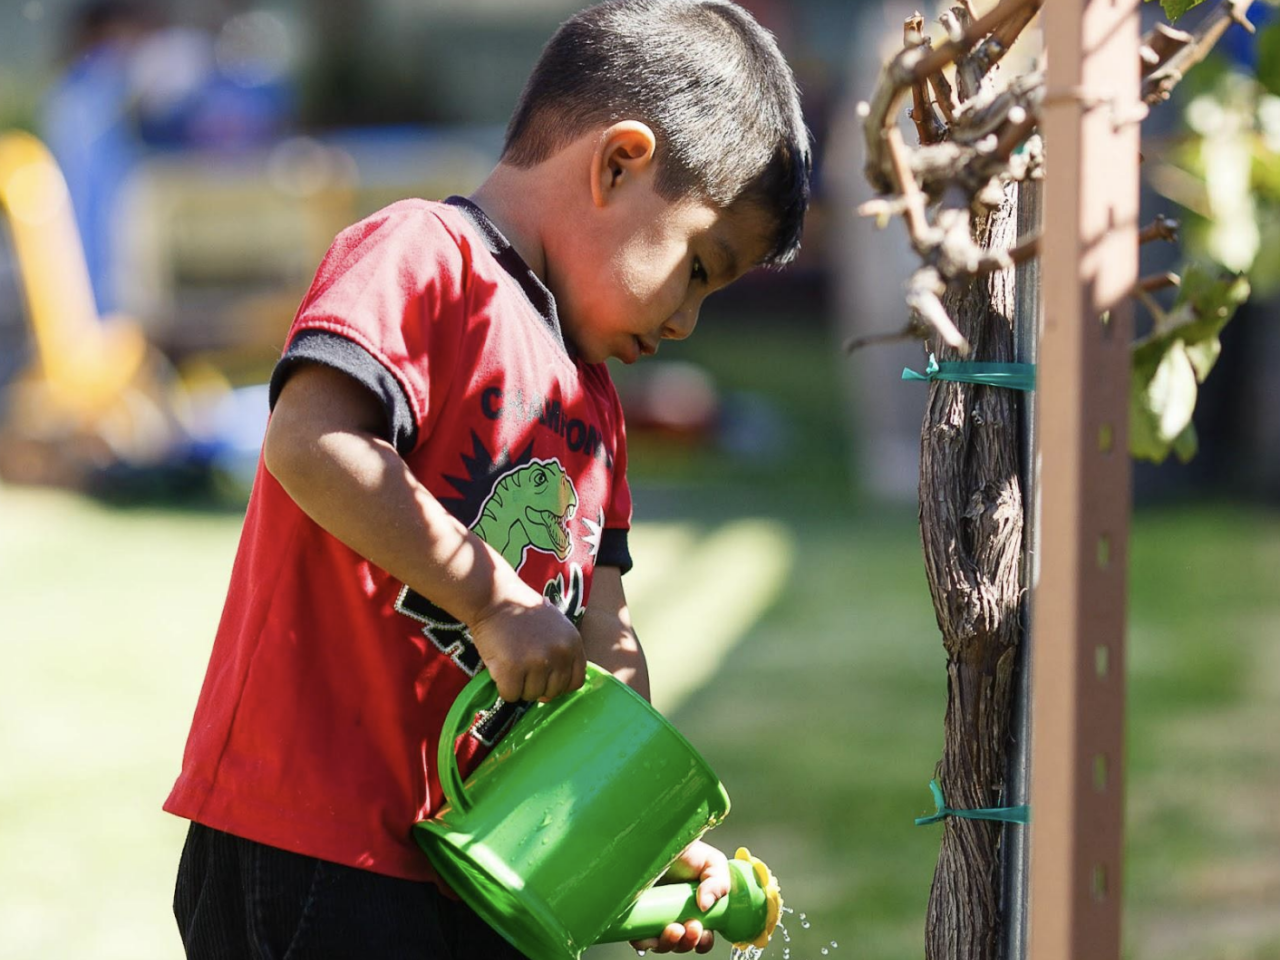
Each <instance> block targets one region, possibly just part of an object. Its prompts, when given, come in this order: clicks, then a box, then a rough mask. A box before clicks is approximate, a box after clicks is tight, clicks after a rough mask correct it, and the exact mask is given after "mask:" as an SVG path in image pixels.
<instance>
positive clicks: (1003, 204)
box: [846, 0, 1248, 960]
mask: <svg viewBox="0 0 1280 960" xmlns="http://www.w3.org/2000/svg"><path fill="white" fill-rule="evenodd" d="M1042 3H1043V0H1001V2H1000V3H999V5H998V6H996V7H995V9H993V10H992V11H991V12H990V13H988V14H986V15H985V16H983V17H979V18H975V17H974V12H973V9H972V7H971V6H970V5H969V2H968V0H961V4H960V5H958V6H953V7H952V9H951V10H950V11H949V12H948V13H946V14H944V15H943V17H942V22H943V26H944V27H945V29H946V30H947V32H948V40H947V41H946V42H944V43H942V44H941V45H939V46H938V47H936V48H934V47H933V46H932V45H931V44H930V43H929V41H928V40H927V38H925V37H924V36H923V23H922V21H921V20H920V18H919V17H914V18H912V19H911V20H909V21H908V22H907V24H906V25H905V26H904V35H903V36H904V49H903V50H902V51H901V52H900V53H899V54H898V55H897V56H895V57H894V58H893V59H892V60H891V61H890V62H889V63H888V64H887V65H886V66H885V68H884V70H883V72H882V74H881V76H880V79H879V82H878V83H877V86H876V89H875V91H874V93H873V96H872V99H871V101H870V102H869V103H868V104H866V105H864V106H865V109H864V113H863V115H864V117H866V119H867V122H866V131H865V133H866V140H867V162H866V168H865V173H866V176H867V179H868V180H869V181H870V182H871V184H872V185H873V187H875V188H876V189H877V190H878V191H879V192H880V193H882V194H885V196H882V197H880V198H879V199H877V200H874V201H872V202H870V203H867V204H864V205H863V207H862V208H861V212H862V213H864V214H866V215H871V216H875V217H877V218H878V219H879V220H880V221H882V222H883V221H886V220H887V219H888V218H889V217H891V216H895V215H901V216H902V217H903V219H904V221H905V223H906V226H907V232H908V235H909V237H910V240H911V243H912V246H913V248H914V250H915V251H916V253H917V255H918V256H919V257H920V261H921V262H920V266H919V267H918V268H917V269H916V270H915V272H914V273H913V274H912V276H911V278H910V281H909V282H908V285H907V295H906V299H907V303H908V305H909V306H910V308H911V312H910V315H909V319H908V322H907V324H906V325H905V326H904V327H903V328H902V329H901V330H898V331H894V332H891V333H884V334H873V335H871V336H866V337H861V338H858V339H856V340H852V341H850V342H849V343H848V344H847V345H846V348H847V349H857V348H858V347H861V346H865V345H868V344H871V343H884V342H888V341H892V340H898V339H903V338H906V337H918V338H920V339H931V340H934V341H936V343H935V344H934V346H935V349H936V352H937V354H938V357H939V358H940V359H941V360H943V361H946V360H954V359H956V358H958V357H962V356H966V355H969V354H970V353H972V354H974V355H976V356H978V357H979V358H980V359H982V360H986V361H996V362H1002V361H1009V360H1012V359H1013V336H1012V321H1011V318H1012V316H1013V308H1014V296H1013V276H1012V274H1013V271H1012V270H1010V269H1009V267H1011V266H1012V265H1013V264H1016V263H1018V262H1021V261H1023V260H1026V259H1029V258H1031V257H1034V256H1036V255H1037V253H1038V252H1039V249H1040V240H1039V237H1036V236H1032V237H1025V238H1015V236H1014V234H1015V232H1016V228H1015V222H1016V214H1015V203H1014V196H1015V193H1014V190H1012V189H1010V184H1011V182H1013V181H1019V180H1024V179H1027V178H1031V177H1036V176H1038V175H1039V174H1040V169H1041V162H1042V161H1041V150H1042V145H1041V144H1040V140H1039V137H1038V136H1036V135H1035V131H1036V129H1037V124H1038V118H1039V110H1040V107H1041V105H1042V104H1043V102H1044V100H1045V97H1046V94H1045V89H1044V83H1045V80H1044V77H1043V75H1041V74H1039V73H1032V74H1028V75H1025V76H1022V77H1017V78H1015V79H1014V80H1013V81H1011V82H1010V83H1008V84H1006V85H1005V86H1004V87H1003V88H1002V89H996V87H995V85H994V84H992V83H990V82H989V80H988V75H989V73H990V71H991V68H992V67H993V66H994V65H995V64H996V63H997V62H998V61H999V60H1000V59H1001V57H1003V56H1004V54H1005V52H1006V51H1007V50H1008V49H1009V47H1010V46H1011V45H1012V44H1013V42H1014V40H1015V39H1016V38H1017V37H1018V35H1019V34H1020V33H1021V31H1022V30H1023V29H1025V28H1026V26H1027V25H1028V24H1029V23H1030V22H1031V20H1032V18H1033V17H1034V16H1035V14H1036V12H1037V11H1038V10H1039V9H1040V7H1041V5H1042ZM1247 5H1248V0H1219V6H1218V8H1217V9H1216V10H1215V11H1214V12H1213V13H1212V14H1210V16H1209V17H1208V18H1206V21H1205V23H1203V24H1202V25H1201V27H1200V28H1199V29H1198V30H1197V31H1196V32H1195V33H1194V34H1188V33H1183V32H1181V31H1174V30H1172V29H1167V28H1166V29H1164V30H1160V31H1156V32H1155V33H1154V34H1153V35H1152V36H1150V37H1149V38H1148V40H1147V42H1146V43H1145V44H1144V46H1143V48H1142V51H1141V56H1142V62H1143V76H1144V88H1143V90H1144V99H1145V100H1146V102H1148V103H1149V102H1154V100H1158V99H1163V98H1165V97H1167V96H1168V93H1169V91H1170V90H1171V89H1172V88H1173V87H1174V86H1175V85H1176V84H1177V82H1178V81H1179V80H1180V79H1181V78H1182V75H1183V74H1184V73H1185V71H1186V69H1187V68H1188V67H1189V66H1191V65H1192V64H1194V63H1196V62H1198V61H1199V60H1201V59H1203V57H1204V55H1205V54H1206V53H1207V51H1208V49H1209V48H1210V47H1212V45H1213V44H1214V43H1215V42H1216V41H1217V39H1218V38H1219V37H1220V36H1221V35H1222V33H1223V31H1224V30H1225V26H1226V25H1227V24H1228V23H1229V22H1230V21H1233V20H1235V21H1241V22H1244V9H1245V7H1247ZM952 63H954V64H955V86H954V90H953V88H952V85H951V83H950V82H949V81H948V80H947V78H946V77H945V75H944V74H943V72H942V71H943V68H944V67H946V66H948V65H949V64H952ZM908 90H910V91H911V94H912V98H913V110H912V114H911V116H912V119H913V120H914V121H915V123H916V128H917V132H918V133H919V134H920V140H921V145H920V146H919V147H917V148H914V149H911V148H908V147H907V145H906V144H905V143H904V142H903V138H902V135H901V133H900V132H899V130H898V127H897V123H896V115H895V111H896V110H897V109H898V106H899V104H900V103H901V101H902V99H903V98H904V97H905V96H906V92H907V91H908ZM930 90H932V91H933V92H934V94H935V95H936V98H937V99H936V103H934V102H931V101H930V99H929V91H930ZM1057 95H1058V96H1070V97H1072V98H1075V99H1077V100H1079V101H1080V102H1081V105H1082V106H1083V107H1085V109H1092V108H1094V107H1099V106H1103V105H1109V106H1110V108H1111V110H1112V112H1113V117H1115V118H1121V117H1123V118H1125V120H1124V121H1121V120H1119V119H1117V121H1116V122H1129V121H1131V120H1132V119H1134V118H1136V117H1137V115H1138V111H1137V110H1135V109H1134V108H1135V107H1139V106H1142V109H1143V110H1145V106H1143V105H1141V104H1124V103H1115V102H1114V101H1113V100H1112V98H1111V97H1110V96H1109V94H1108V93H1107V92H1106V91H1089V90H1081V89H1073V90H1070V91H1059V92H1058V93H1057ZM935 108H936V109H935ZM939 113H940V114H941V116H939ZM939 126H941V127H942V129H941V130H939V129H938V128H939ZM1024 145H1025V146H1024ZM1176 231H1177V224H1176V222H1174V221H1169V220H1165V219H1164V218H1158V219H1157V220H1156V221H1155V222H1153V223H1152V224H1150V225H1148V227H1147V228H1145V229H1144V230H1143V231H1142V234H1141V239H1142V241H1143V242H1147V241H1149V240H1157V239H1165V240H1168V239H1171V238H1172V237H1174V236H1176ZM1169 282H1170V279H1169V278H1167V277H1159V278H1147V279H1146V280H1144V281H1143V282H1142V283H1140V284H1139V285H1138V286H1137V287H1136V288H1135V290H1134V296H1137V297H1139V298H1142V299H1143V300H1145V301H1146V302H1148V303H1149V304H1151V306H1152V310H1153V315H1155V316H1156V317H1157V322H1158V324H1159V323H1161V322H1166V323H1167V317H1166V316H1165V315H1164V314H1163V312H1162V311H1160V309H1159V306H1158V305H1157V304H1156V303H1155V300H1154V298H1153V297H1152V296H1151V293H1150V291H1151V290H1153V289H1159V288H1160V287H1162V286H1165V285H1168V283H1169ZM1016 409H1017V399H1016V396H1015V395H1014V394H1012V393H1011V392H1010V391H1008V390H1002V389H998V388H992V387H986V386H977V385H971V384H965V383H950V382H941V381H936V382H934V383H932V384H930V386H929V404H928V409H927V411H926V414H925V419H924V425H923V427H922V431H921V471H920V533H921V540H922V544H923V547H924V553H925V567H926V572H927V576H928V581H929V589H930V594H931V596H932V599H933V605H934V610H935V614H936V616H937V621H938V627H939V630H940V631H941V633H942V638H943V644H944V647H945V649H946V652H947V680H948V682H947V710H946V716H945V720H944V726H945V736H944V738H943V749H942V756H941V759H940V760H939V763H938V767H937V779H938V782H939V783H940V784H941V786H942V789H943V792H944V795H945V796H946V797H947V799H948V802H949V803H950V804H951V805H952V806H953V807H955V808H960V809H963V808H966V807H970V808H971V807H995V806H1000V805H1002V803H1003V802H1004V801H1005V796H1006V791H1005V786H1004V781H1005V770H1006V763H1005V759H1006V752H1007V749H1008V745H1009V726H1008V724H1009V716H1010V706H1011V698H1012V695H1013V684H1012V678H1013V670H1014V668H1013V665H1014V662H1015V652H1016V649H1017V646H1018V643H1019V642H1020V639H1021V624H1020V603H1021V597H1022V584H1021V580H1020V577H1021V571H1022V563H1021V552H1022V548H1023V547H1022V531H1023V506H1022V491H1021V488H1020V479H1019V478H1020V471H1019V464H1018V449H1019V447H1018V442H1017V441H1018V438H1017V429H1016V424H1017V416H1016ZM1002 836H1003V834H1002V832H1001V828H999V827H997V826H995V825H993V824H991V823H986V822H974V821H971V820H965V819H957V818H951V819H948V820H946V821H945V823H944V827H943V837H942V843H941V845H940V849H939V853H938V865H937V869H936V871H935V873H934V883H933V887H932V889H931V891H930V896H929V907H928V918H927V923H926V935H925V956H926V960H995V958H996V957H997V956H998V953H999V946H998V945H999V943H1000V936H999V934H1000V927H1001V923H1002V919H1001V904H1000V891H1001V889H1002V884H1001V876H1000V871H1001V858H1000V856H999V849H1000V843H1001V840H1002Z"/></svg>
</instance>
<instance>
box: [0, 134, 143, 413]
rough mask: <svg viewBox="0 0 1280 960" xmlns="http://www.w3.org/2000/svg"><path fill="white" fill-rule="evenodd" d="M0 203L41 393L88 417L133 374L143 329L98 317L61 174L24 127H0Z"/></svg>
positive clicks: (130, 380)
mask: <svg viewBox="0 0 1280 960" xmlns="http://www.w3.org/2000/svg"><path fill="white" fill-rule="evenodd" d="M0 206H2V207H3V208H4V210H5V212H6V214H7V215H8V221H9V226H10V230H11V232H12V235H13V249H14V253H15V256H16V259H17V264H18V273H19V275H20V276H21V278H22V287H23V290H24V292H25V295H26V300H27V307H28V311H29V314H30V319H31V329H32V332H33V334H34V338H35V346H36V355H37V362H38V364H39V373H38V374H37V375H36V376H37V378H38V380H39V381H40V385H41V388H42V390H41V392H42V393H44V394H45V396H44V397H43V398H42V399H43V400H44V401H45V402H49V403H52V404H54V405H55V407H57V408H58V409H59V410H60V411H64V412H66V413H69V414H72V415H73V416H76V417H78V418H94V417H96V416H98V415H99V414H101V413H102V412H103V408H104V407H105V406H107V405H109V404H111V403H112V402H113V401H115V400H116V399H118V398H119V397H120V395H121V394H122V392H123V391H124V390H125V388H126V387H128V386H129V385H130V384H131V383H133V382H134V380H135V379H136V378H137V377H138V375H139V372H140V371H141V369H142V367H143V363H144V360H145V359H146V357H147V341H146V337H145V336H144V335H143V333H142V329H141V327H140V326H139V325H138V324H137V323H136V322H135V321H133V320H129V319H126V318H108V319H102V318H99V316H98V309H97V305H96V304H95V302H94V298H93V288H92V286H91V284H90V282H89V269H88V267H87V265H86V264H85V258H84V248H83V247H82V245H81V242H80V234H79V231H78V230H77V228H76V221H75V214H74V212H73V210H72V207H71V197H70V195H69V194H68V192H67V184H66V181H65V180H64V179H63V176H62V172H61V171H60V170H59V169H58V165H57V163H56V162H55V161H54V159H53V156H52V155H51V154H50V153H49V151H48V150H47V149H46V148H45V146H44V144H42V143H41V142H40V141H39V140H37V139H36V138H35V137H33V136H31V135H30V134H27V133H22V132H20V131H12V132H8V133H4V134H0Z"/></svg>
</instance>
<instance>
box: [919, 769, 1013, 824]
mask: <svg viewBox="0 0 1280 960" xmlns="http://www.w3.org/2000/svg"><path fill="white" fill-rule="evenodd" d="M929 789H930V790H931V791H932V792H933V803H934V805H935V806H936V807H937V808H938V810H937V812H936V813H934V814H933V815H932V816H928V817H917V818H916V826H917V827H923V826H924V825H925V824H926V823H937V822H938V821H939V820H945V819H946V818H947V817H963V818H964V819H965V820H1003V821H1004V822H1006V823H1030V822H1031V807H1029V806H1028V805H1027V804H1025V803H1024V804H1022V805H1021V806H1018V807H979V808H978V809H977V810H953V809H952V808H951V807H948V806H947V804H946V801H945V800H943V798H942V788H941V787H940V786H938V781H937V780H930V781H929Z"/></svg>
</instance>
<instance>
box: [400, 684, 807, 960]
mask: <svg viewBox="0 0 1280 960" xmlns="http://www.w3.org/2000/svg"><path fill="white" fill-rule="evenodd" d="M496 697H497V686H496V685H495V684H494V682H493V679H492V677H490V675H489V674H488V672H483V673H480V674H477V675H476V677H475V678H474V679H473V680H471V682H470V683H468V684H467V686H466V687H465V688H464V689H463V690H462V692H461V693H460V694H459V695H458V699H457V700H456V701H455V702H454V704H453V707H452V708H451V709H450V710H449V714H448V716H447V717H446V718H445V722H444V728H443V730H442V731H441V734H440V749H439V756H438V763H439V770H440V780H441V784H442V786H443V788H444V794H445V798H446V803H445V804H444V805H443V806H442V807H441V809H440V810H439V811H438V813H437V814H436V815H435V816H434V817H432V818H431V819H430V820H422V821H420V822H419V823H417V824H416V825H415V826H414V836H415V838H416V839H417V841H418V844H419V846H421V847H422V849H423V850H425V851H426V854H427V857H428V858H429V859H430V860H431V864H432V866H434V867H435V869H436V872H437V873H438V874H439V875H440V877H441V879H443V880H444V881H445V883H447V884H448V885H449V886H450V887H452V888H453V890H454V891H455V892H456V893H457V894H458V896H459V897H461V898H462V899H463V901H464V902H466V904H467V905H468V906H470V907H471V909H473V910H475V912H476V913H477V914H479V915H480V917H481V918H482V919H483V920H484V921H485V922H486V923H488V924H489V925H490V926H491V927H493V928H494V929H495V930H497V931H498V932H499V933H500V934H502V936H503V937H505V938H506V939H507V940H508V941H509V942H510V943H511V944H512V945H513V946H514V947H515V948H516V949H517V950H519V951H520V952H521V953H524V954H525V955H526V956H528V957H530V958H531V960H579V958H580V957H581V955H582V951H583V950H585V949H586V948H587V947H589V946H591V945H592V944H593V943H597V942H612V941H621V940H639V939H644V938H647V937H656V936H657V935H658V934H659V933H661V931H662V929H663V928H664V927H665V926H666V925H667V924H668V923H672V922H683V921H686V920H691V919H699V920H701V921H702V922H703V925H704V927H706V928H708V929H712V930H717V931H720V932H722V933H723V934H724V935H725V936H727V937H729V938H730V939H731V940H733V941H734V942H735V943H738V944H739V945H740V946H746V945H748V944H754V945H755V946H764V944H765V943H767V942H768V938H769V936H770V935H771V934H772V933H773V929H774V927H775V926H776V925H777V921H778V916H779V913H780V911H781V908H782V898H781V897H780V896H779V894H778V886H777V883H776V882H775V881H774V879H773V877H772V875H770V873H769V870H768V867H766V866H765V865H764V864H763V863H761V862H760V861H759V860H757V859H755V858H754V857H751V856H750V854H749V853H747V851H746V850H739V851H738V854H737V856H736V857H735V859H733V860H731V861H730V893H729V895H728V896H727V897H723V898H721V899H720V900H719V901H718V902H717V903H716V904H715V905H714V906H712V908H711V909H710V910H707V911H702V910H700V909H698V906H697V903H696V899H695V898H696V892H697V886H696V884H664V885H660V886H656V887H655V886H651V885H652V884H653V883H654V881H655V880H656V879H657V878H658V877H660V876H662V874H663V873H665V872H666V870H667V868H668V867H669V866H670V865H671V864H672V863H673V862H674V861H675V859H676V857H677V856H679V854H680V852H681V851H682V850H683V849H684V848H685V847H687V846H688V845H689V844H690V843H692V842H693V841H694V840H696V839H698V837H700V836H702V834H703V833H705V832H706V831H707V830H708V829H710V828H711V827H714V826H715V825H716V824H718V823H719V822H720V821H721V820H723V819H724V817H725V815H726V814H727V813H728V812H729V796H728V794H727V793H726V792H725V789H724V787H723V786H721V784H720V781H719V780H718V779H717V778H716V775H715V773H714V772H713V771H712V770H711V768H710V767H709V766H708V765H707V762H706V761H705V760H703V759H702V757H701V756H700V755H699V754H698V752H697V751H696V750H695V749H694V748H693V746H692V745H690V743H689V741H688V740H686V739H685V738H684V737H683V736H682V735H681V734H680V732H679V731H678V730H676V729H675V727H673V726H671V724H670V723H668V722H667V721H666V720H665V719H664V718H663V717H662V715H661V714H659V713H658V712H657V711H656V710H654V709H653V707H651V706H650V705H649V704H648V703H647V702H646V701H645V700H644V698H643V697H641V696H640V695H639V694H637V693H636V692H635V691H634V690H632V689H631V688H630V687H628V686H627V685H626V684H624V683H622V682H621V681H620V680H618V679H617V678H615V677H613V676H612V675H611V674H609V673H607V672H606V671H604V670H602V669H600V668H599V667H597V666H596V665H594V664H588V665H587V673H586V682H585V683H583V685H582V686H581V687H580V688H578V689H577V690H574V691H572V692H570V693H567V694H565V695H563V696H561V697H557V698H556V699H554V700H552V701H551V702H550V703H534V704H531V705H530V706H529V709H528V710H527V711H525V713H524V714H523V715H522V716H521V717H520V718H519V719H518V720H516V722H515V723H514V724H513V725H512V727H511V730H510V731H509V732H508V733H507V735H506V736H505V737H504V738H503V739H502V740H501V741H500V742H499V743H498V745H497V746H496V747H495V748H494V750H493V752H492V753H490V754H489V756H487V757H486V758H485V759H484V760H483V761H482V762H481V763H480V765H479V766H478V767H477V768H476V770H475V772H474V773H472V774H471V776H470V777H469V778H468V779H467V781H466V784H465V785H464V784H463V780H462V775H461V773H460V772H459V770H458V764H457V758H456V757H455V754H454V744H455V741H456V740H457V738H458V736H459V735H460V734H461V733H462V732H463V731H464V730H466V729H467V728H468V727H469V726H470V724H471V723H472V721H473V720H474V719H475V715H476V712H477V711H479V710H481V709H483V708H486V707H488V706H489V705H490V704H492V703H493V701H494V699H495V698H496Z"/></svg>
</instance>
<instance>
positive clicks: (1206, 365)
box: [1187, 337, 1222, 383]
mask: <svg viewBox="0 0 1280 960" xmlns="http://www.w3.org/2000/svg"><path fill="white" fill-rule="evenodd" d="M1221 354H1222V341H1221V340H1219V339H1218V338H1217V337H1206V338H1205V339H1204V340H1201V341H1200V342H1199V343H1189V344H1187V359H1189V360H1190V361H1191V366H1192V367H1193V368H1194V369H1195V371H1196V380H1198V381H1199V382H1200V383H1204V381H1205V378H1206V377H1207V376H1209V371H1210V370H1212V369H1213V365H1214V364H1215V363H1217V362H1218V357H1219V356H1221Z"/></svg>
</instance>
